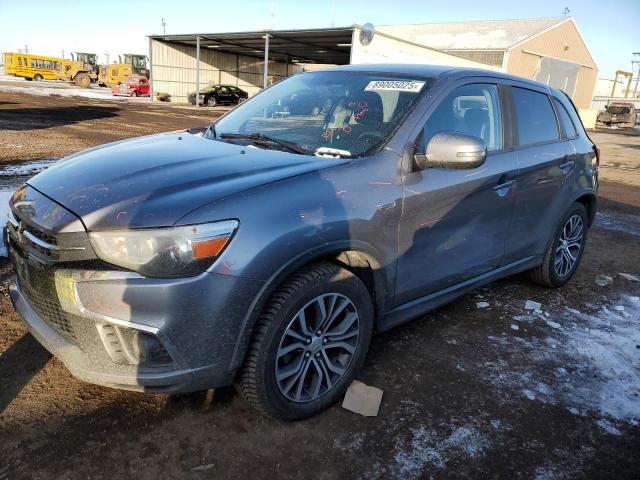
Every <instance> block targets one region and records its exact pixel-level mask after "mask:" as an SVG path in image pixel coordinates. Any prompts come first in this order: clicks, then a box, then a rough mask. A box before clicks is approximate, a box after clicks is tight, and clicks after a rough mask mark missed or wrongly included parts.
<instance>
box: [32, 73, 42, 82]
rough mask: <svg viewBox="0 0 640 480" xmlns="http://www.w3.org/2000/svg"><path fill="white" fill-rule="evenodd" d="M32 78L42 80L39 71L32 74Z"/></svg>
mask: <svg viewBox="0 0 640 480" xmlns="http://www.w3.org/2000/svg"><path fill="white" fill-rule="evenodd" d="M33 79H34V80H35V81H36V82H40V81H41V80H42V75H40V74H39V73H36V74H35V75H34V76H33Z"/></svg>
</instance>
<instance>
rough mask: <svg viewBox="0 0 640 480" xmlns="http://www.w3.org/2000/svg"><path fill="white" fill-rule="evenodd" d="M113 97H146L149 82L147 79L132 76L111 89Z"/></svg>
mask: <svg viewBox="0 0 640 480" xmlns="http://www.w3.org/2000/svg"><path fill="white" fill-rule="evenodd" d="M111 93H112V94H113V95H125V96H127V97H148V96H149V80H148V79H147V77H142V76H140V75H132V76H130V77H128V78H127V79H126V80H125V81H124V82H123V83H121V84H120V85H118V86H116V87H112V88H111Z"/></svg>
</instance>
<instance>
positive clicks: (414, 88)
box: [364, 80, 424, 93]
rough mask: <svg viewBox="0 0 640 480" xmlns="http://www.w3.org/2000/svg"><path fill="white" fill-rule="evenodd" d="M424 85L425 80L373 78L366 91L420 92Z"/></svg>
mask: <svg viewBox="0 0 640 480" xmlns="http://www.w3.org/2000/svg"><path fill="white" fill-rule="evenodd" d="M422 87H424V82H419V81H417V80H372V81H370V82H369V85H367V87H366V88H365V89H364V91H365V92H369V91H371V90H388V91H392V92H414V93H418V92H419V91H420V90H422Z"/></svg>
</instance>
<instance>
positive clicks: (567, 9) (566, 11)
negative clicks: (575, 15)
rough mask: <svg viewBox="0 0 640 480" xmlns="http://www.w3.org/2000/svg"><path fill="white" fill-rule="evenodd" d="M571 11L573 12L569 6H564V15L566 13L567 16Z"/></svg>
mask: <svg viewBox="0 0 640 480" xmlns="http://www.w3.org/2000/svg"><path fill="white" fill-rule="evenodd" d="M570 13H571V10H569V7H564V10H562V15H564V16H565V17H566V16H567V15H569V14H570Z"/></svg>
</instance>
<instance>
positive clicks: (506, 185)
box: [493, 180, 516, 197]
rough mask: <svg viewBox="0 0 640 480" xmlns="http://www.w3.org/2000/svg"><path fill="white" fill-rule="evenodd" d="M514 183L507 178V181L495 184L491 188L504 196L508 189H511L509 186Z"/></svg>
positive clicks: (500, 195)
mask: <svg viewBox="0 0 640 480" xmlns="http://www.w3.org/2000/svg"><path fill="white" fill-rule="evenodd" d="M515 183H516V181H515V180H509V181H507V182H504V183H500V184H498V185H496V186H495V187H493V190H494V191H495V192H496V194H497V195H498V196H499V197H504V196H506V195H507V194H508V193H509V190H511V187H513V185H514V184H515Z"/></svg>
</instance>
